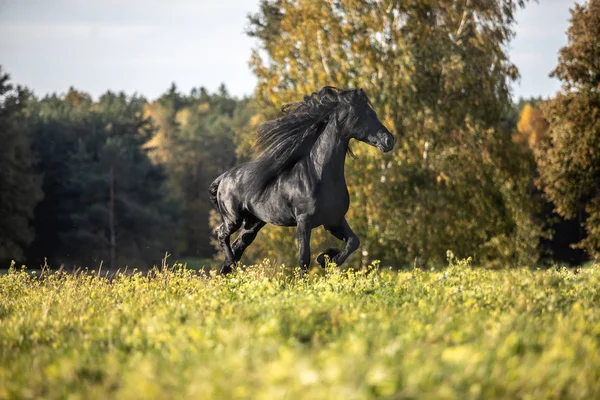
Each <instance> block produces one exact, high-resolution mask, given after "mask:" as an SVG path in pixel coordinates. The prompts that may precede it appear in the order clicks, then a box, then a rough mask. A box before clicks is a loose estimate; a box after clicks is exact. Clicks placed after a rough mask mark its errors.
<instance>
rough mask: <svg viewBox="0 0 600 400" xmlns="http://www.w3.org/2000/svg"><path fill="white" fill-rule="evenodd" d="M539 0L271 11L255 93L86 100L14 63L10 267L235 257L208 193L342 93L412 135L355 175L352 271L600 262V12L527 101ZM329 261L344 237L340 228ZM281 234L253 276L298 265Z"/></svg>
mask: <svg viewBox="0 0 600 400" xmlns="http://www.w3.org/2000/svg"><path fill="white" fill-rule="evenodd" d="M525 5H526V4H525V2H524V1H513V0H499V1H494V2H489V1H483V0H465V1H450V0H445V1H444V0H442V1H420V2H414V1H391V0H381V1H351V0H349V1H329V0H314V1H279V0H266V1H261V2H260V9H259V11H258V12H257V13H255V14H252V15H250V16H249V17H248V25H247V27H246V32H247V34H248V35H250V36H251V37H253V38H255V40H256V42H257V43H258V45H257V48H256V49H255V50H254V52H253V55H252V58H251V60H250V68H251V69H252V71H253V73H254V74H255V76H256V77H257V79H258V84H257V87H256V90H255V93H254V95H253V96H249V97H246V98H241V99H240V98H237V97H235V96H232V95H230V94H229V92H228V90H227V88H226V87H225V86H224V85H222V86H221V87H220V88H219V89H218V90H217V91H216V92H209V91H207V90H206V89H204V88H202V87H199V88H195V89H192V90H191V91H190V92H189V93H182V92H181V91H180V90H178V88H177V87H176V86H175V84H173V85H172V86H171V87H170V88H168V89H167V90H166V91H165V92H164V94H162V95H161V96H160V97H159V98H157V99H155V100H148V99H146V98H144V97H142V96H135V95H134V96H129V95H126V94H124V93H114V92H111V91H107V92H106V93H105V94H103V95H101V96H99V97H98V98H97V99H94V98H92V96H91V95H89V94H87V93H85V92H82V91H79V90H77V89H75V88H70V89H69V90H68V92H67V93H64V94H51V95H46V96H43V97H37V96H35V95H34V94H33V93H32V92H31V91H30V90H29V89H27V88H26V87H23V86H19V85H17V84H15V83H13V82H12V81H11V79H10V77H9V75H8V73H9V72H10V71H5V70H3V69H2V70H0V143H1V146H0V265H6V266H8V265H10V263H11V261H12V260H15V261H16V262H17V263H25V264H27V265H29V266H31V267H37V266H40V265H43V264H45V263H47V264H49V265H52V266H60V265H65V266H67V267H75V266H85V267H89V268H96V267H97V266H98V265H100V263H103V264H104V265H106V268H113V269H115V268H122V267H125V266H129V267H131V268H134V267H135V268H148V267H151V266H152V265H156V264H159V263H160V260H161V259H162V258H163V257H164V255H165V254H166V253H169V254H171V255H172V257H173V258H175V259H179V260H184V261H188V262H189V263H190V265H192V264H193V265H200V264H210V261H209V260H211V259H212V258H213V257H215V255H217V253H216V248H215V246H214V243H213V240H212V230H213V228H214V226H215V224H216V223H217V222H218V221H217V220H216V215H215V213H214V211H212V210H211V207H210V204H209V201H208V195H207V188H208V186H209V184H210V182H211V181H212V180H213V179H214V178H215V177H216V176H218V175H219V174H220V173H221V172H223V171H225V170H227V169H228V168H231V167H232V166H233V165H235V164H237V163H240V162H244V161H247V160H249V159H250V158H251V157H253V156H255V155H256V154H255V153H254V152H253V149H252V145H253V132H254V131H255V130H256V128H257V127H258V126H259V124H261V123H262V122H264V121H266V120H268V119H272V118H276V117H277V116H279V115H280V112H279V111H278V110H279V108H280V107H281V106H282V105H283V104H285V103H288V102H291V101H297V100H299V99H301V98H302V96H303V95H305V94H309V93H311V92H313V91H315V90H318V89H319V88H320V87H322V86H324V85H333V86H337V87H342V88H345V87H361V88H363V89H364V90H365V92H366V93H367V94H368V95H369V97H370V99H371V101H372V103H373V106H374V109H375V110H376V111H377V112H378V114H379V116H380V118H381V119H382V120H383V121H384V123H385V124H386V126H388V128H389V129H390V130H391V131H392V132H394V133H395V135H396V141H397V145H396V148H395V150H394V151H393V152H392V153H391V154H388V155H381V154H380V153H378V152H377V150H375V149H371V148H368V147H367V146H366V145H362V144H356V145H355V146H354V152H355V153H356V155H357V158H356V159H349V160H348V161H347V164H346V177H347V181H348V185H349V191H350V195H351V199H352V200H351V201H352V203H351V210H350V212H349V215H348V219H349V222H350V224H351V225H352V226H353V229H354V230H355V231H356V233H357V234H358V236H359V237H361V239H362V242H361V243H362V244H361V249H360V251H359V252H357V254H356V255H354V256H353V258H351V259H350V260H349V262H350V265H354V266H361V265H367V264H368V263H369V262H371V261H373V260H381V261H382V263H383V264H384V265H386V266H393V267H395V268H412V267H415V266H417V267H427V268H429V267H436V266H439V265H442V264H445V263H446V260H447V258H448V257H451V258H454V257H458V258H465V257H473V259H474V262H475V264H477V265H481V266H485V267H489V268H501V267H511V266H524V265H527V266H549V265H554V264H556V263H561V264H571V265H579V264H581V263H584V262H585V261H587V260H591V259H596V260H597V259H598V258H599V257H600V122H598V121H600V119H599V118H598V112H599V110H600V47H599V46H600V1H598V0H591V1H589V2H587V3H584V4H583V5H576V6H575V7H573V9H572V14H571V20H570V28H569V31H568V40H569V41H568V45H567V46H565V47H564V48H563V49H562V50H561V52H560V55H559V58H558V60H557V62H556V68H555V69H554V70H553V72H552V74H553V76H555V77H557V78H558V79H560V80H561V82H562V84H563V88H562V90H561V91H560V92H559V93H557V94H556V95H555V96H554V97H552V98H549V99H542V98H528V99H519V100H518V101H513V99H512V97H511V85H512V84H513V83H514V82H515V80H516V79H517V78H518V76H519V75H518V70H517V68H516V66H515V65H514V64H513V63H512V62H511V60H510V59H509V57H508V53H507V46H508V45H509V43H510V40H511V39H512V38H513V37H514V24H515V13H516V12H517V11H518V10H519V9H520V8H521V7H524V6H525ZM313 237H314V239H313V246H314V247H315V248H321V247H327V246H330V245H332V244H335V239H333V238H330V237H328V236H327V235H326V233H325V232H324V231H321V230H319V231H317V232H316V234H315V235H314V236H313ZM295 246H296V245H295V235H294V234H293V232H292V231H289V228H279V227H267V228H265V229H264V230H263V231H261V233H260V234H259V236H258V238H257V240H256V241H255V243H254V244H253V245H252V246H251V247H250V248H249V251H248V252H247V255H246V256H245V259H244V260H243V261H244V263H246V264H250V263H253V262H256V261H260V260H262V259H263V258H265V257H268V258H270V259H271V260H272V261H273V262H275V263H282V262H283V263H287V264H290V263H293V260H294V259H295V252H296V249H295Z"/></svg>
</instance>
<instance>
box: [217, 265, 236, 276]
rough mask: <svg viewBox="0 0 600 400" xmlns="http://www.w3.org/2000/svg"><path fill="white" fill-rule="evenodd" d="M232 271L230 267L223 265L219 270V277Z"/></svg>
mask: <svg viewBox="0 0 600 400" xmlns="http://www.w3.org/2000/svg"><path fill="white" fill-rule="evenodd" d="M232 271H233V268H231V265H223V266H222V267H221V269H220V270H219V275H229V274H230V273H231V272H232Z"/></svg>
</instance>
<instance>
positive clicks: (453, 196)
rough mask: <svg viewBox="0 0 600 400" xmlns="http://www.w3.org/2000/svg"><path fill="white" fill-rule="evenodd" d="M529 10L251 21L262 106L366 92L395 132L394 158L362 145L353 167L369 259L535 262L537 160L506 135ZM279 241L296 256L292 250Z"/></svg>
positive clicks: (267, 3) (405, 11)
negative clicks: (515, 52) (519, 18)
mask: <svg viewBox="0 0 600 400" xmlns="http://www.w3.org/2000/svg"><path fill="white" fill-rule="evenodd" d="M523 5H524V1H514V0H502V1H495V2H489V1H483V0H464V1H454V0H445V1H444V0H443V1H427V0H426V1H419V2H415V1H396V0H394V1H392V0H382V1H331V0H313V1H302V0H301V1H275V0H264V1H262V2H261V5H260V11H259V12H258V13H257V14H256V15H252V16H251V17H250V25H249V29H248V31H249V34H250V35H251V36H253V37H256V38H257V39H258V41H259V48H257V49H255V51H254V53H253V56H252V59H251V65H252V68H253V70H254V72H255V74H256V75H257V77H258V87H257V90H256V96H257V99H258V100H259V101H261V102H262V104H265V105H267V106H269V107H270V108H271V109H273V108H278V107H279V106H281V105H282V104H283V103H286V102H290V101H296V100H298V99H301V98H302V96H303V95H305V94H307V93H311V92H313V91H315V90H317V89H319V88H320V87H322V86H324V85H333V86H338V87H361V88H363V89H364V90H365V91H366V92H367V94H368V95H369V97H370V99H371V101H372V103H373V105H374V108H375V110H376V111H377V112H378V113H379V114H380V117H381V119H382V120H383V121H384V123H385V124H386V125H387V126H388V128H389V129H390V130H391V131H392V132H395V133H396V137H397V145H396V149H395V151H394V152H393V153H392V154H391V155H389V156H388V155H386V156H383V155H381V154H379V153H378V152H377V150H375V149H372V148H368V147H367V146H366V145H363V144H357V145H355V146H354V149H355V152H356V154H357V156H358V160H357V161H356V162H348V163H347V168H346V172H347V177H348V179H347V180H348V183H349V186H350V187H349V190H350V194H351V198H352V207H351V211H350V213H349V220H350V223H351V225H352V226H353V228H354V230H355V231H356V232H357V234H358V235H359V236H360V237H361V239H362V244H363V245H362V249H361V250H362V251H361V252H359V254H360V253H362V254H363V258H364V259H363V261H366V260H368V259H369V258H370V259H382V260H385V261H386V262H387V263H393V264H395V265H397V266H401V265H414V264H417V265H430V264H432V265H435V264H439V263H442V262H444V261H445V258H446V251H447V250H452V251H453V252H454V253H455V254H456V255H457V256H463V257H466V256H469V255H473V256H476V258H477V259H478V260H480V261H483V262H488V263H490V262H492V261H494V262H495V263H496V264H495V265H505V264H517V263H518V264H524V263H533V262H535V261H536V260H537V257H538V243H539V236H540V234H541V229H540V227H539V224H538V223H537V222H536V221H535V219H534V217H533V215H534V213H535V209H534V205H532V204H531V203H530V202H529V201H528V198H529V189H530V187H529V186H530V185H529V182H530V181H531V176H530V175H529V173H528V172H527V171H528V170H527V169H526V168H523V165H522V164H523V163H526V162H527V160H523V159H522V158H521V157H520V156H519V151H518V149H517V146H516V145H515V144H514V143H513V141H512V139H511V134H512V132H511V131H510V130H508V129H504V128H503V126H502V124H500V121H501V120H502V118H503V116H504V114H505V113H506V112H507V110H508V108H509V106H510V83H511V81H513V80H514V79H516V77H517V76H518V72H517V69H516V67H515V66H514V65H513V64H512V63H511V62H510V60H509V59H508V56H507V54H506V50H505V49H506V45H507V43H508V42H509V40H510V39H511V38H512V36H513V31H512V26H513V23H514V13H515V11H516V10H517V8H518V7H520V6H523ZM524 171H525V172H524ZM269 229H270V230H267V232H266V234H265V235H266V236H268V237H270V238H273V239H275V240H277V241H278V244H279V245H280V248H284V247H285V248H288V249H289V250H288V251H289V252H290V253H291V252H292V251H293V250H292V248H293V242H292V241H291V240H290V241H289V242H291V243H289V245H287V246H284V245H283V244H282V243H279V241H280V240H282V239H281V238H282V237H283V236H284V235H282V234H281V230H280V229H279V228H269ZM263 237H264V236H263ZM286 237H287V236H286ZM317 240H318V238H317ZM250 250H252V249H250Z"/></svg>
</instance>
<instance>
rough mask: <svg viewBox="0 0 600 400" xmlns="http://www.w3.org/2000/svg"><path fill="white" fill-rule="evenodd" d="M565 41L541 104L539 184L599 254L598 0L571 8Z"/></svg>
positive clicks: (590, 251) (583, 244)
mask: <svg viewBox="0 0 600 400" xmlns="http://www.w3.org/2000/svg"><path fill="white" fill-rule="evenodd" d="M570 22H571V25H570V27H569V31H568V38H569V42H568V44H567V46H565V47H563V48H562V49H561V51H560V55H559V59H558V66H557V67H556V69H555V70H554V71H553V72H552V73H551V76H554V77H557V78H558V79H560V80H561V81H562V82H563V88H562V92H561V93H559V94H558V95H557V96H556V97H555V98H553V99H551V100H549V101H548V102H546V103H544V104H543V105H542V106H541V111H542V114H543V115H544V117H545V118H546V120H548V121H549V124H550V125H549V130H548V133H547V136H546V138H545V139H544V140H543V141H542V143H541V144H540V146H538V147H537V151H536V160H537V164H538V170H539V174H540V179H539V185H540V187H541V188H542V189H543V190H544V193H545V194H546V196H547V198H548V199H549V200H550V201H552V203H554V206H555V210H556V212H557V213H558V214H559V215H561V216H563V217H564V218H578V219H579V220H580V222H581V224H582V225H583V226H584V227H585V231H586V237H585V238H584V239H583V240H581V241H580V242H579V244H578V246H580V247H582V248H585V250H586V251H587V252H588V254H589V255H590V256H591V257H593V258H595V259H599V258H600V0H590V1H589V2H588V3H587V4H584V5H578V4H577V5H575V7H574V8H573V9H572V10H571V20H570Z"/></svg>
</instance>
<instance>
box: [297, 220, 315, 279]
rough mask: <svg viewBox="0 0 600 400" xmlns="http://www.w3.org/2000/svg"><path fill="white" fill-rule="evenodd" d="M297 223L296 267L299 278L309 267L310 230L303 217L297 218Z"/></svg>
mask: <svg viewBox="0 0 600 400" xmlns="http://www.w3.org/2000/svg"><path fill="white" fill-rule="evenodd" d="M297 222H298V265H299V266H300V277H303V276H304V273H305V272H306V271H307V270H308V266H309V265H310V234H311V231H312V229H311V228H310V227H309V226H308V223H307V221H306V218H305V217H299V218H297Z"/></svg>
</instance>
